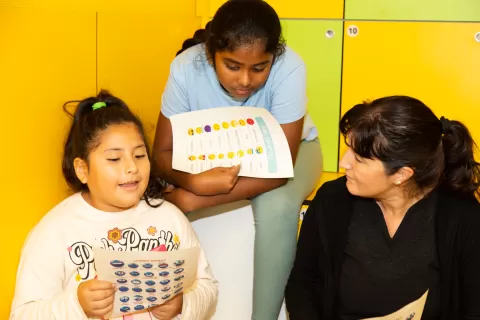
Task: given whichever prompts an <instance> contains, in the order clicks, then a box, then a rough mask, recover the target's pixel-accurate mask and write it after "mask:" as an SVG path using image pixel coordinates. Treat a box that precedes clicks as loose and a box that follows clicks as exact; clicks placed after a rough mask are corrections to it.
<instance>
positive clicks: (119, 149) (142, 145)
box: [104, 144, 145, 152]
mask: <svg viewBox="0 0 480 320" xmlns="http://www.w3.org/2000/svg"><path fill="white" fill-rule="evenodd" d="M138 148H145V145H144V144H139V145H138V146H136V147H135V148H133V149H134V150H135V149H138ZM123 150H124V149H123V148H110V149H107V150H105V151H104V152H107V151H123Z"/></svg>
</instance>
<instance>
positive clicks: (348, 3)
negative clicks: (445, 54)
mask: <svg viewBox="0 0 480 320" xmlns="http://www.w3.org/2000/svg"><path fill="white" fill-rule="evenodd" d="M345 18H346V19H356V20H409V21H413V20H429V21H480V1H479V0H401V1H399V0H345Z"/></svg>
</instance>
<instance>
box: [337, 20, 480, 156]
mask: <svg viewBox="0 0 480 320" xmlns="http://www.w3.org/2000/svg"><path fill="white" fill-rule="evenodd" d="M479 32H480V24H478V23H430V22H428V23H427V22H425V23H421V22H366V21H351V22H346V23H345V28H344V39H345V40H344V55H343V85H342V114H344V113H345V112H346V111H347V110H348V109H349V108H351V107H352V106H353V105H355V104H356V103H359V102H361V101H363V100H367V99H369V100H372V99H375V98H378V97H382V96H386V95H410V96H413V97H416V98H418V99H420V100H422V101H423V102H424V103H425V104H427V105H428V106H429V107H430V108H432V109H433V111H434V112H435V114H436V115H437V116H438V117H440V116H445V117H447V118H450V119H455V120H459V121H462V122H463V123H464V124H465V125H466V126H467V127H468V128H469V129H470V130H471V132H472V134H473V137H474V139H476V141H477V143H479V144H480V126H479V125H478V123H479V119H480V90H479V80H478V79H479V78H478V77H479V75H480V35H479V34H480V33H479ZM344 151H345V145H344V144H343V140H342V142H341V149H340V154H341V155H342V154H343V152H344Z"/></svg>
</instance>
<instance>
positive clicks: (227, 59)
mask: <svg viewBox="0 0 480 320" xmlns="http://www.w3.org/2000/svg"><path fill="white" fill-rule="evenodd" d="M223 61H226V62H230V63H235V64H238V65H241V66H243V65H244V63H241V62H238V61H236V60H233V59H230V58H223ZM267 63H270V60H265V61H262V62H259V63H255V64H254V65H253V66H254V67H258V66H261V65H264V64H267Z"/></svg>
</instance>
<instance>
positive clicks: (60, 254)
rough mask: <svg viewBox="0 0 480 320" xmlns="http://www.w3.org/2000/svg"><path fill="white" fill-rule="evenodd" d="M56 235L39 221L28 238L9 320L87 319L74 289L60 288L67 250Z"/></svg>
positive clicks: (63, 275)
mask: <svg viewBox="0 0 480 320" xmlns="http://www.w3.org/2000/svg"><path fill="white" fill-rule="evenodd" d="M57 228H58V226H57ZM59 234H60V232H58V229H56V230H55V228H50V227H49V226H48V222H45V221H42V222H40V224H39V225H37V226H36V227H35V228H34V229H33V230H32V231H31V232H30V234H29V235H28V237H27V240H26V242H25V245H24V247H23V249H22V254H21V258H20V264H19V267H18V272H17V282H16V287H15V295H14V298H13V303H12V308H11V313H10V320H17V319H18V320H20V319H29V320H58V319H76V320H77V319H78V320H82V319H85V320H86V319H88V318H87V316H86V315H85V313H84V312H83V309H82V307H81V306H80V303H79V302H78V298H77V286H75V287H73V288H64V286H63V284H64V281H65V270H64V257H65V255H64V253H65V252H66V250H67V248H66V247H61V246H62V244H63V243H64V241H63V239H61V237H60V236H59ZM79 283H80V282H79Z"/></svg>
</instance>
